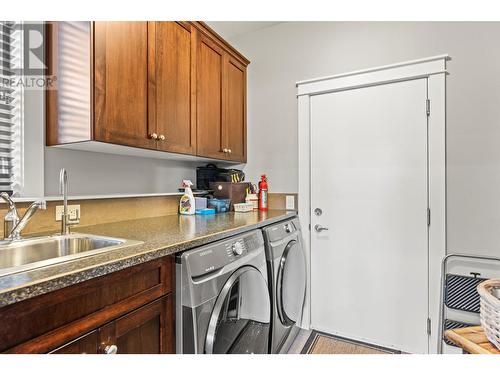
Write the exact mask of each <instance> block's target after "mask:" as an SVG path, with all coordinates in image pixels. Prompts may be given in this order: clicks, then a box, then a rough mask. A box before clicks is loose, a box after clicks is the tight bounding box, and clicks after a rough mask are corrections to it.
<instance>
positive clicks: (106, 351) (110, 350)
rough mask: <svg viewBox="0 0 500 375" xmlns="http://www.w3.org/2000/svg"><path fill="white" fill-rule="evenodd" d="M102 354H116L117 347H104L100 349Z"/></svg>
mask: <svg viewBox="0 0 500 375" xmlns="http://www.w3.org/2000/svg"><path fill="white" fill-rule="evenodd" d="M102 353H103V354H116V353H118V346H116V345H106V346H105V347H104V348H102Z"/></svg>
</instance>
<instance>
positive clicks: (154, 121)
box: [148, 22, 196, 155]
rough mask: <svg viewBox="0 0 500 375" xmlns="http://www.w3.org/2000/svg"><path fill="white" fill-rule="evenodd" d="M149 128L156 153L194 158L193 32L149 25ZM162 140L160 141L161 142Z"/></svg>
mask: <svg viewBox="0 0 500 375" xmlns="http://www.w3.org/2000/svg"><path fill="white" fill-rule="evenodd" d="M148 27H149V32H148V37H149V43H148V48H149V83H148V85H149V86H148V88H149V90H148V91H149V124H150V130H153V129H155V131H154V132H155V133H156V134H157V135H158V137H159V138H158V142H157V147H158V149H159V150H163V151H171V152H179V153H187V154H193V155H194V154H196V32H195V30H194V27H193V26H191V25H190V24H188V23H184V22H149V24H148ZM163 138H164V139H163Z"/></svg>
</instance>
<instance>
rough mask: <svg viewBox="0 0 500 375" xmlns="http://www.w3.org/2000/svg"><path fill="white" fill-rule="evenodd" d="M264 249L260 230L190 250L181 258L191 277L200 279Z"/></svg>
mask: <svg viewBox="0 0 500 375" xmlns="http://www.w3.org/2000/svg"><path fill="white" fill-rule="evenodd" d="M263 248H264V239H263V237H262V233H261V231H260V230H256V231H253V232H250V233H245V234H242V235H240V236H237V237H233V238H231V239H227V240H223V241H220V242H216V243H214V244H210V245H206V246H203V247H200V248H198V249H193V250H188V251H186V252H184V253H183V254H182V255H181V256H180V258H182V259H183V261H184V262H186V264H187V265H188V270H189V273H190V276H191V277H198V276H201V275H204V274H206V273H210V272H214V271H217V270H219V269H221V268H222V267H224V266H225V265H226V264H229V263H231V262H234V261H236V260H238V259H240V258H242V257H244V256H246V255H247V254H249V253H251V252H253V251H256V250H262V249H263ZM181 261H182V260H181Z"/></svg>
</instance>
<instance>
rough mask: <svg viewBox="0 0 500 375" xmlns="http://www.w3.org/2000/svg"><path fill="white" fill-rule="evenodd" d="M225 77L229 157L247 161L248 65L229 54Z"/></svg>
mask: <svg viewBox="0 0 500 375" xmlns="http://www.w3.org/2000/svg"><path fill="white" fill-rule="evenodd" d="M224 79H225V82H224V88H225V95H224V99H225V105H224V109H225V117H224V128H225V131H226V139H227V149H228V152H227V153H226V155H227V159H229V160H233V161H241V162H246V157H247V152H246V148H247V142H246V140H247V129H246V128H247V126H246V117H247V116H246V67H245V66H244V65H242V64H241V63H240V62H239V61H238V60H236V59H234V58H233V57H231V56H229V55H227V58H226V61H225V76H224Z"/></svg>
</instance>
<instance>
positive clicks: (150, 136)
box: [149, 133, 158, 139]
mask: <svg viewBox="0 0 500 375" xmlns="http://www.w3.org/2000/svg"><path fill="white" fill-rule="evenodd" d="M149 138H151V139H158V134H156V133H153V134H150V135H149Z"/></svg>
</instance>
